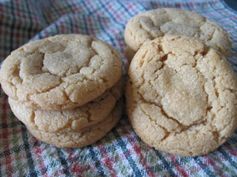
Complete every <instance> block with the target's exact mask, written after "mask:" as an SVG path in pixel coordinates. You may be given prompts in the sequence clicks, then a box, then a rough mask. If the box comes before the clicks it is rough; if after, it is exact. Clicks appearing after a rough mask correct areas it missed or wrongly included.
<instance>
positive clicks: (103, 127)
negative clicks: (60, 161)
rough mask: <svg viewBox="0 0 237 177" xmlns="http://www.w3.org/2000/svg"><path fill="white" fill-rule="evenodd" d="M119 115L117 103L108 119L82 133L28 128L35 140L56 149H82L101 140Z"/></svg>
mask: <svg viewBox="0 0 237 177" xmlns="http://www.w3.org/2000/svg"><path fill="white" fill-rule="evenodd" d="M120 115H121V103H120V102H119V103H117V105H116V107H115V108H114V110H113V111H112V112H111V113H110V114H109V115H108V117H107V118H106V119H105V120H104V121H102V122H100V123H98V124H96V125H94V126H92V127H90V128H88V129H87V130H86V131H83V132H62V133H61V132H57V133H50V132H44V131H40V130H38V129H33V128H30V127H28V130H29V131H30V132H31V134H32V135H33V136H35V137H36V138H37V139H39V140H41V141H43V142H46V143H49V144H53V145H55V146H57V147H69V148H72V147H84V146H87V145H90V144H93V143H95V142H96V141H98V140H100V139H101V138H103V137H104V136H105V135H106V134H107V133H108V132H109V131H110V130H111V129H112V128H113V127H114V126H115V125H116V124H117V122H118V120H119V118H120Z"/></svg>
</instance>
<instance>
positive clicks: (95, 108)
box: [8, 82, 122, 132]
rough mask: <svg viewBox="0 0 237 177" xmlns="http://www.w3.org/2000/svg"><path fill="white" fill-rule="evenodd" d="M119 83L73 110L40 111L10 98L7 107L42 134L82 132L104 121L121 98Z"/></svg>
mask: <svg viewBox="0 0 237 177" xmlns="http://www.w3.org/2000/svg"><path fill="white" fill-rule="evenodd" d="M121 88H122V84H121V82H119V83H117V84H116V85H115V86H114V87H113V88H112V89H110V90H108V91H106V92H105V93H104V94H103V95H102V96H100V97H98V98H97V99H95V100H93V101H91V102H89V103H87V104H85V105H83V106H81V107H77V108H74V109H67V110H60V111H59V110H57V111H50V110H41V109H32V108H29V107H26V106H25V105H24V104H21V103H19V102H18V101H15V100H13V99H11V98H9V99H8V102H9V105H10V107H11V110H12V112H13V113H14V114H15V116H16V117H17V118H18V119H19V120H20V121H22V122H23V123H24V124H25V125H26V126H27V127H30V128H31V129H38V130H39V131H44V132H66V131H82V130H83V129H85V128H87V127H89V126H92V125H94V124H96V123H98V122H100V121H102V120H103V119H105V118H106V117H107V116H108V115H109V114H110V112H111V111H112V110H113V108H114V106H115V104H116V102H117V100H118V99H119V98H120V96H121V90H122V89H121Z"/></svg>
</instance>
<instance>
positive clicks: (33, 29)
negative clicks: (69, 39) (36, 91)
mask: <svg viewBox="0 0 237 177" xmlns="http://www.w3.org/2000/svg"><path fill="white" fill-rule="evenodd" d="M161 7H176V8H181V9H189V10H193V11H196V12H198V13H200V14H201V15H204V16H206V17H208V18H209V19H210V20H213V21H215V22H217V23H218V24H219V25H221V26H222V27H223V28H225V30H227V31H228V32H229V34H230V36H231V39H232V43H233V50H232V51H233V53H234V55H233V57H230V58H229V61H230V62H231V64H232V66H233V67H234V69H235V70H236V69H237V68H236V67H237V55H236V54H237V32H236V31H237V13H236V12H235V11H234V10H232V9H231V8H229V7H228V6H227V5H226V4H225V3H224V2H223V1H220V0H193V1H191V0H190V1H189V0H173V1H164V0H162V1H154V0H143V1H142V0H140V1H135V0H130V1H129V0H127V1H125V0H123V1H122V0H121V1H119V0H118V1H112V0H86V1H83V0H81V1H79V0H67V1H66V0H65V1H63V0H60V1H59V0H38V1H35V0H0V60H1V61H2V60H4V58H5V57H6V56H7V55H9V54H10V52H11V51H12V50H14V49H16V48H18V47H19V46H21V45H23V44H24V43H26V42H28V41H29V40H35V39H40V38H44V37H47V36H51V35H55V34H60V33H81V34H89V35H91V36H95V37H97V38H99V39H102V40H103V41H106V42H108V43H109V44H111V45H112V46H114V47H115V48H116V49H117V50H118V51H119V52H120V54H121V56H122V58H123V60H125V57H124V49H125V43H124V39H123V31H124V27H125V25H126V23H127V21H128V20H129V19H130V18H131V17H132V16H134V15H136V14H137V13H140V12H142V11H146V10H150V9H154V8H161ZM0 176H30V177H34V176H60V177H61V176H134V177H135V176H136V177H139V176H197V177H198V176H200V177H203V176H212V177H215V176H223V177H224V176H226V177H229V176H237V133H235V134H234V135H233V136H232V137H231V138H230V139H229V140H228V142H226V143H225V144H224V145H222V146H221V147H220V148H219V149H218V150H216V151H215V152H213V153H210V154H208V155H205V156H200V157H194V158H190V157H179V156H175V155H171V154H166V153H163V152H160V151H156V150H154V149H153V148H151V147H149V146H147V145H146V144H145V143H143V142H142V141H141V140H140V139H139V138H138V137H137V135H136V134H135V133H134V131H133V130H132V128H131V126H130V125H129V123H128V121H127V117H126V115H124V116H123V118H122V119H121V121H120V122H119V124H118V125H117V127H116V128H114V129H113V130H112V131H111V132H110V133H109V134H108V135H107V136H106V137H105V138H103V139H102V140H100V141H99V142H97V143H96V144H94V145H92V146H88V147H85V148H81V149H60V148H56V147H54V146H51V145H48V144H45V143H42V142H40V141H38V140H36V139H35V138H34V137H32V136H31V135H30V134H29V133H28V131H27V130H26V128H25V126H24V125H23V124H21V123H20V122H19V121H18V120H17V119H16V118H15V117H14V115H13V114H12V112H11V110H10V108H9V105H8V103H7V96H6V95H5V94H4V93H3V91H2V90H1V89H0Z"/></svg>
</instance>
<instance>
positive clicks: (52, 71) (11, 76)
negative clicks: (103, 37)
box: [0, 34, 121, 110]
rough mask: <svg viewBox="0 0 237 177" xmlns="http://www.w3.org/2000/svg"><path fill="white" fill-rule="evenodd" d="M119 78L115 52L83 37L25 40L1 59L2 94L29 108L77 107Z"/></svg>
mask: <svg viewBox="0 0 237 177" xmlns="http://www.w3.org/2000/svg"><path fill="white" fill-rule="evenodd" d="M120 77H121V61H120V58H119V56H118V54H117V52H116V51H115V50H114V49H112V47H110V46H109V45H107V44H105V43H104V42H102V41H100V40H97V39H94V38H92V37H89V36H86V35H78V34H68V35H56V36H53V37H49V38H45V39H42V40H38V41H33V42H30V43H28V44H26V45H24V46H22V47H20V48H18V49H17V50H15V51H13V52H12V53H11V55H10V56H8V57H7V58H6V59H5V60H4V62H3V63H2V66H1V70H0V82H1V85H2V88H3V90H4V91H5V92H6V94H7V95H8V96H9V97H11V98H13V99H15V100H18V101H21V102H25V104H27V105H28V106H30V107H35V108H41V109H46V110H59V109H66V108H73V107H76V106H81V105H83V104H86V103H87V102H89V101H91V100H93V99H95V98H96V97H98V96H100V95H101V94H103V93H104V92H105V91H106V90H107V89H109V88H111V87H112V86H113V85H114V84H115V83H116V82H117V81H118V80H119V79H120Z"/></svg>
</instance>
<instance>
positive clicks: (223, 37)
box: [124, 8, 231, 55]
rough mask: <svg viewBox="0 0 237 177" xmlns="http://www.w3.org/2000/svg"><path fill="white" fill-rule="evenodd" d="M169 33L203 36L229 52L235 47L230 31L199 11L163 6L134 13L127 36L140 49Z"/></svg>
mask: <svg viewBox="0 0 237 177" xmlns="http://www.w3.org/2000/svg"><path fill="white" fill-rule="evenodd" d="M165 34H173V35H185V36H189V37H194V38H197V39H200V40H201V41H203V42H204V43H205V44H206V45H207V46H210V47H213V48H215V49H217V50H219V51H221V53H223V54H225V55H228V53H229V52H230V49H231V43H230V40H229V37H228V34H227V33H226V32H225V31H224V30H223V29H222V28H221V27H219V26H218V25H217V24H215V23H213V22H211V21H209V20H207V19H206V18H205V17H203V16H201V15H199V14H197V13H195V12H192V11H186V10H179V9H174V8H159V9H155V10H150V11H146V12H143V13H140V14H138V15H136V16H134V17H133V18H131V19H130V20H129V21H128V23H127V25H126V28H125V33H124V38H125V42H126V44H127V45H128V47H129V48H131V49H132V50H134V51H137V50H138V49H139V47H140V46H141V45H142V44H143V43H144V42H145V41H148V40H153V39H155V38H156V37H161V36H163V35H165Z"/></svg>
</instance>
